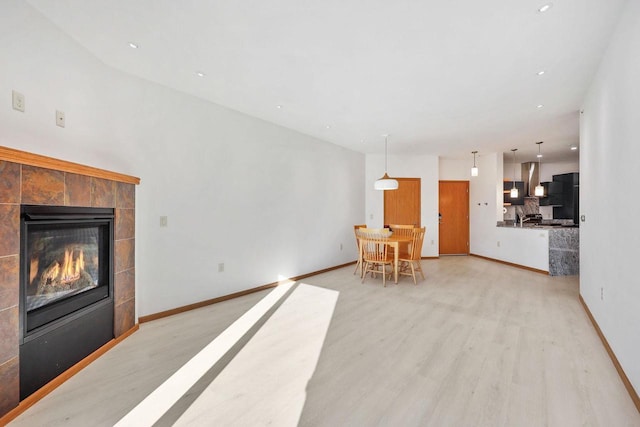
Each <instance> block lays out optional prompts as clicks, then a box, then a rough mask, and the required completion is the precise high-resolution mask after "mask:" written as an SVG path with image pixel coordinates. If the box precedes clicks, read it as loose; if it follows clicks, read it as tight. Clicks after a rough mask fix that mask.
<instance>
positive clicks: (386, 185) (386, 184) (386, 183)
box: [373, 172, 398, 190]
mask: <svg viewBox="0 0 640 427" xmlns="http://www.w3.org/2000/svg"><path fill="white" fill-rule="evenodd" d="M373 188H375V189H376V190H397V189H398V181H396V180H395V179H392V178H389V175H387V173H386V172H385V173H384V176H383V177H382V178H380V179H379V180H377V181H376V182H375V183H374V184H373Z"/></svg>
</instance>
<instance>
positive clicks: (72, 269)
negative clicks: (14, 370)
mask: <svg viewBox="0 0 640 427" xmlns="http://www.w3.org/2000/svg"><path fill="white" fill-rule="evenodd" d="M20 213H21V215H20V225H21V227H20V252H21V256H20V259H21V263H20V394H21V399H24V398H25V397H26V396H29V395H30V394H32V393H33V392H34V391H35V390H37V389H39V388H40V387H42V386H43V385H44V384H46V383H47V382H49V381H50V380H51V379H53V378H55V377H56V376H57V375H59V374H60V373H62V372H64V371H65V370H66V369H68V368H69V367H71V366H72V365H74V364H75V363H77V362H79V361H80V360H82V359H83V358H84V357H86V356H87V355H89V354H90V353H91V352H93V351H95V350H96V349H98V348H99V347H100V346H102V345H104V344H105V343H106V342H108V341H109V340H111V339H112V338H114V330H113V304H114V298H113V262H114V261H113V252H114V210H113V209H111V208H86V207H64V206H42V205H38V206H30V205H23V206H22V207H21V212H20Z"/></svg>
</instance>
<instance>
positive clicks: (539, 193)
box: [533, 141, 544, 197]
mask: <svg viewBox="0 0 640 427" xmlns="http://www.w3.org/2000/svg"><path fill="white" fill-rule="evenodd" d="M542 142H543V141H540V142H536V144H537V145H538V185H536V189H535V190H534V192H533V194H534V195H536V196H538V197H542V196H544V187H543V186H542V183H541V182H540V172H542V153H541V152H540V146H541V145H542Z"/></svg>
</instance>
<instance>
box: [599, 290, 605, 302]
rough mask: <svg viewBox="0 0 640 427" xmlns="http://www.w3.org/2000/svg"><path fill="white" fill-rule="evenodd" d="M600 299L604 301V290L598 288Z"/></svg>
mask: <svg viewBox="0 0 640 427" xmlns="http://www.w3.org/2000/svg"><path fill="white" fill-rule="evenodd" d="M600 299H601V300H602V301H604V288H600Z"/></svg>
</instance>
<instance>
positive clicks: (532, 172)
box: [522, 162, 540, 197]
mask: <svg viewBox="0 0 640 427" xmlns="http://www.w3.org/2000/svg"><path fill="white" fill-rule="evenodd" d="M539 176H540V168H539V164H538V162H527V163H523V164H522V180H523V181H524V193H525V194H524V195H525V197H535V195H534V192H535V189H536V185H538V183H539V182H540V178H539Z"/></svg>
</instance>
